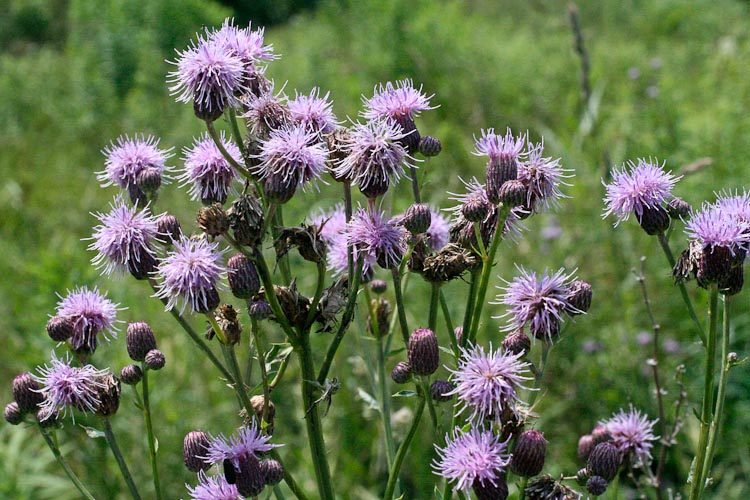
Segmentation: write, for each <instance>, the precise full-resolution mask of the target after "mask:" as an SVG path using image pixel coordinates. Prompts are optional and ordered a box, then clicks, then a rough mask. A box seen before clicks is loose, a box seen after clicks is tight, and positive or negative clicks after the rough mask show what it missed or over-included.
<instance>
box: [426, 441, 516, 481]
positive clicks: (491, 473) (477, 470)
mask: <svg viewBox="0 0 750 500" xmlns="http://www.w3.org/2000/svg"><path fill="white" fill-rule="evenodd" d="M507 445H508V442H507V441H505V442H503V441H500V438H499V437H498V436H495V435H494V434H493V433H492V431H489V430H479V429H476V428H474V427H472V428H471V429H470V430H469V431H468V432H462V431H461V429H460V428H458V427H456V428H455V429H453V439H451V437H450V436H449V435H448V434H446V435H445V447H443V448H440V447H438V446H435V450H436V451H437V454H438V456H439V457H440V458H439V460H434V461H433V462H432V469H433V470H434V471H435V474H437V475H439V476H442V477H444V478H445V479H446V480H447V481H451V482H455V484H454V485H453V490H454V491H458V490H463V491H467V490H469V489H471V487H472V485H473V484H474V482H475V481H477V480H478V481H480V482H482V483H487V482H489V483H491V484H492V485H493V486H495V485H496V484H497V481H498V480H500V479H501V475H502V473H503V471H504V470H505V468H506V467H507V466H508V464H509V463H510V454H508V453H507Z"/></svg>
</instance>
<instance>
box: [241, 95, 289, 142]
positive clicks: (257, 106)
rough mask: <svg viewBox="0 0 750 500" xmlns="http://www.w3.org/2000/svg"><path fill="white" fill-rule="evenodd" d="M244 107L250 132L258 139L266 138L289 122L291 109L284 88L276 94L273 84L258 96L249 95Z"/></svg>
mask: <svg viewBox="0 0 750 500" xmlns="http://www.w3.org/2000/svg"><path fill="white" fill-rule="evenodd" d="M244 105H245V110H246V111H245V113H244V114H242V118H245V120H247V124H248V126H249V127H250V131H251V132H252V133H253V134H254V135H256V136H258V137H266V136H268V134H269V133H270V131H271V130H276V129H277V128H279V127H281V126H283V125H286V124H287V123H288V122H289V118H290V117H289V107H288V106H287V96H286V95H285V94H284V88H283V87H282V88H281V90H279V91H278V92H276V93H274V84H273V82H270V83H269V86H268V88H266V89H263V90H262V91H261V92H259V93H258V95H255V94H251V95H249V96H248V97H247V100H246V101H245V102H244Z"/></svg>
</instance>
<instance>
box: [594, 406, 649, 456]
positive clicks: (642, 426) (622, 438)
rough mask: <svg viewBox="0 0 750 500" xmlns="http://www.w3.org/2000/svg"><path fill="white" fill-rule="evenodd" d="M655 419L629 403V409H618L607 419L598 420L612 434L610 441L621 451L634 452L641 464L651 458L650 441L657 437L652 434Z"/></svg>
mask: <svg viewBox="0 0 750 500" xmlns="http://www.w3.org/2000/svg"><path fill="white" fill-rule="evenodd" d="M656 422H658V419H656V420H649V419H648V415H646V414H645V413H644V414H641V412H640V410H636V409H634V408H633V405H632V404H631V405H630V410H629V411H627V412H626V411H625V410H623V409H620V411H619V413H614V414H612V417H611V418H610V419H608V420H604V421H602V422H600V424H602V425H604V426H605V427H606V428H607V430H608V431H609V433H610V435H611V436H612V443H613V444H614V445H615V446H617V448H618V449H619V450H620V451H621V452H622V453H631V452H632V453H634V454H635V455H636V456H637V457H638V459H639V460H641V462H642V463H643V464H645V463H647V462H648V461H649V460H651V448H652V447H653V444H652V442H653V441H656V440H657V439H659V437H658V436H654V425H655V424H656Z"/></svg>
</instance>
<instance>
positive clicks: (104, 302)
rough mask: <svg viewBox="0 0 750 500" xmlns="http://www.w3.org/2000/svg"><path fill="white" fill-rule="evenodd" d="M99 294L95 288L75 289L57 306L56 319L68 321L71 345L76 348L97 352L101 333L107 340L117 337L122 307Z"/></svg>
mask: <svg viewBox="0 0 750 500" xmlns="http://www.w3.org/2000/svg"><path fill="white" fill-rule="evenodd" d="M106 297H107V295H106V293H105V294H104V295H102V294H100V293H99V289H98V288H97V287H94V289H93V290H89V288H88V287H85V286H83V287H76V288H74V289H73V290H72V291H70V290H68V294H67V295H66V296H65V297H64V298H63V297H60V301H59V302H58V303H57V316H60V317H63V318H66V319H67V320H68V321H70V322H71V323H72V324H73V336H72V337H71V339H70V341H71V345H72V347H73V349H75V350H80V349H87V350H88V351H90V352H92V353H93V352H94V351H95V350H96V341H97V335H98V334H99V333H101V334H102V335H103V336H104V338H105V340H109V336H111V337H112V338H117V328H116V326H115V323H116V322H117V311H118V310H120V309H119V308H118V306H119V304H115V303H114V302H112V301H111V300H109V299H107V298H106Z"/></svg>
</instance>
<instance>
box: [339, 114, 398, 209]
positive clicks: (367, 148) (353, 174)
mask: <svg viewBox="0 0 750 500" xmlns="http://www.w3.org/2000/svg"><path fill="white" fill-rule="evenodd" d="M402 137H404V134H403V131H402V129H401V127H400V126H399V125H398V124H397V123H396V122H394V121H393V120H389V119H381V120H373V121H369V122H367V123H365V124H361V123H357V124H355V125H354V126H353V127H352V130H351V134H350V136H349V137H348V142H347V144H346V146H345V147H346V150H347V151H348V154H347V156H346V158H344V160H342V161H341V163H340V164H339V165H338V166H337V167H336V168H335V169H334V170H335V174H336V176H337V177H343V178H347V179H352V181H353V182H354V184H356V185H357V186H358V187H359V189H360V191H362V192H363V193H364V194H365V195H366V196H368V197H370V198H373V197H377V196H380V195H382V194H385V192H386V191H387V189H388V185H389V184H390V182H391V181H392V180H394V181H397V180H398V179H399V177H400V176H401V175H402V174H403V173H404V165H405V164H407V165H408V164H409V160H410V157H409V155H408V154H407V152H406V149H405V148H404V146H403V145H402V144H400V143H399V142H398V141H399V139H401V138H402Z"/></svg>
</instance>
